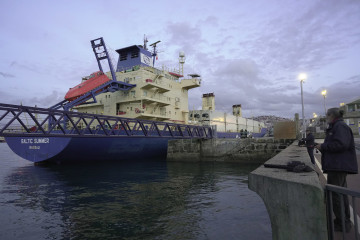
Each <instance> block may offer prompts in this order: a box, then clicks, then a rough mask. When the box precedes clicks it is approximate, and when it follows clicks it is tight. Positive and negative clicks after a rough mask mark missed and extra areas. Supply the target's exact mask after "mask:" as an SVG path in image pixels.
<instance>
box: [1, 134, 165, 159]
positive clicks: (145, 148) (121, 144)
mask: <svg viewBox="0 0 360 240" xmlns="http://www.w3.org/2000/svg"><path fill="white" fill-rule="evenodd" d="M6 142H7V144H8V145H9V147H10V148H11V149H12V150H13V151H14V152H15V153H16V154H17V155H19V156H20V157H22V158H24V159H26V160H29V161H32V162H42V161H46V160H47V161H53V162H86V161H121V160H146V159H158V160H161V159H162V160H165V159H166V154H167V146H168V138H149V137H146V138H145V137H144V138H142V137H139V138H134V137H131V138H124V137H118V138H116V137H89V138H67V137H48V138H29V137H6Z"/></svg>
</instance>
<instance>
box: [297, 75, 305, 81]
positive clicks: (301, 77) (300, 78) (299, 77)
mask: <svg viewBox="0 0 360 240" xmlns="http://www.w3.org/2000/svg"><path fill="white" fill-rule="evenodd" d="M298 79H299V80H300V81H305V80H306V79H307V75H306V73H300V74H299V76H298Z"/></svg>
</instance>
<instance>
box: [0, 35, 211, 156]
mask: <svg viewBox="0 0 360 240" xmlns="http://www.w3.org/2000/svg"><path fill="white" fill-rule="evenodd" d="M159 42H160V41H158V42H156V43H154V44H151V45H150V46H151V47H152V48H153V51H152V52H151V51H150V50H149V49H148V48H147V39H146V38H145V39H144V45H133V46H129V47H125V48H121V49H118V50H116V52H117V54H118V61H117V64H116V68H114V67H113V63H112V61H111V59H110V56H109V53H108V50H107V48H106V46H105V42H104V40H103V39H102V38H99V39H94V40H92V41H91V46H92V48H93V51H94V53H95V57H96V60H97V62H98V65H99V71H96V72H94V73H92V74H90V75H89V76H86V77H83V78H82V80H81V82H80V83H79V84H78V85H76V86H75V87H72V88H70V89H69V91H68V92H67V93H66V94H65V97H64V100H63V101H62V102H60V103H57V104H55V105H54V106H51V107H50V108H49V109H43V108H32V107H26V106H19V105H9V104H0V117H1V116H2V117H1V118H0V136H4V137H5V140H6V142H7V144H8V145H9V147H10V148H11V149H12V150H13V151H14V152H15V153H16V154H18V155H19V156H20V157H22V158H24V159H27V160H29V161H32V162H34V163H43V162H57V163H66V162H87V161H107V160H116V161H119V160H140V159H149V158H154V159H165V158H166V154H167V143H168V140H169V139H174V138H211V137H212V132H211V129H210V128H199V127H197V128H194V127H192V126H188V125H187V124H188V119H189V116H188V114H189V110H188V92H189V90H190V89H193V88H196V87H200V85H201V78H200V75H198V74H189V75H188V77H187V78H184V76H183V72H182V71H180V69H172V70H171V69H169V68H167V67H165V66H163V67H162V68H161V69H158V68H155V67H154V66H155V60H156V58H157V51H156V44H158V43H159ZM183 58H184V54H183V53H180V64H184V61H183ZM103 60H105V61H108V64H109V70H110V71H108V72H104V71H103V68H102V63H103V62H104V61H103ZM22 115H26V116H25V117H21V116H22ZM39 115H43V119H41V120H39V119H38V118H37V116H39ZM9 117H11V118H12V119H11V120H10V121H9V122H4V119H6V118H9ZM24 118H26V122H27V121H28V120H29V121H30V122H31V123H28V124H25V119H24ZM1 121H3V122H1ZM15 122H17V125H16V124H14V123H15Z"/></svg>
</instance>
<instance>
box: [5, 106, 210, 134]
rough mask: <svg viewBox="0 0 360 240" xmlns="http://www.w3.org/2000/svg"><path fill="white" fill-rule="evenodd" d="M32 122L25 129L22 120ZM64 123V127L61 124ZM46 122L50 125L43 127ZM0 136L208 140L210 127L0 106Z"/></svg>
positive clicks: (26, 107) (27, 107) (36, 108)
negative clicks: (65, 122)
mask: <svg viewBox="0 0 360 240" xmlns="http://www.w3.org/2000/svg"><path fill="white" fill-rule="evenodd" d="M25 118H28V119H31V125H26V124H25V123H24V119H25ZM64 119H67V124H66V125H65V126H64V125H63V124H62V123H63V121H64ZM49 120H51V121H52V124H50V125H48V124H46V123H47V122H48V121H49ZM0 136H4V137H76V138H79V137H80V138H81V137H86V138H88V137H120V138H121V137H126V138H129V137H130V138H139V137H142V138H144V137H145V138H148V137H152V138H169V139H171V138H173V139H176V138H180V139H186V138H198V139H210V138H213V136H214V133H213V130H212V128H211V127H210V126H195V125H184V124H175V123H168V122H158V121H150V120H144V119H132V118H122V117H117V116H106V115H98V114H88V113H80V112H71V111H63V110H57V109H48V108H38V107H29V106H22V105H12V104H4V103H0Z"/></svg>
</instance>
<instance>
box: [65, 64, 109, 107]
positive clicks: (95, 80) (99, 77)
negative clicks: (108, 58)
mask: <svg viewBox="0 0 360 240" xmlns="http://www.w3.org/2000/svg"><path fill="white" fill-rule="evenodd" d="M108 81H110V78H108V76H106V75H105V74H104V73H103V72H101V71H98V72H94V73H93V74H91V75H90V76H89V78H88V79H87V80H85V81H84V82H82V83H80V84H78V85H76V86H75V87H73V88H70V89H69V91H68V92H67V93H66V95H65V99H66V100H68V101H73V100H75V99H76V98H78V97H80V96H82V95H84V94H85V93H88V92H90V91H91V90H93V89H95V88H97V87H99V86H101V85H103V84H104V83H106V82H108Z"/></svg>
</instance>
